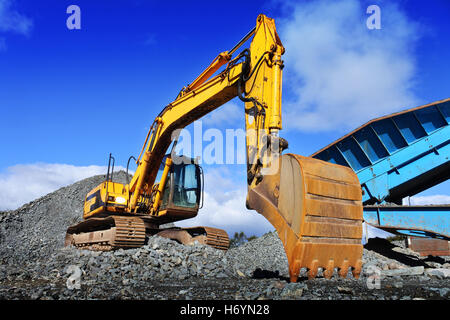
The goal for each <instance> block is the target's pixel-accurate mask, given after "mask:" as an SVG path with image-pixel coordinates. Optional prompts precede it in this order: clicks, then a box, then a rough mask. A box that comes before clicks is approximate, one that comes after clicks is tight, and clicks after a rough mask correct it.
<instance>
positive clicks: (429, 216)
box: [364, 206, 450, 240]
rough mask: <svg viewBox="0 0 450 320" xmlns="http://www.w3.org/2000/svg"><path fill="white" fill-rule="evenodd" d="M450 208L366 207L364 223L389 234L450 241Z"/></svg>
mask: <svg viewBox="0 0 450 320" xmlns="http://www.w3.org/2000/svg"><path fill="white" fill-rule="evenodd" d="M449 212H450V207H449V206H393V207H384V206H366V207H364V221H365V222H367V223H369V224H370V225H372V226H374V227H381V228H382V229H384V230H386V231H389V232H393V231H395V232H397V233H402V234H406V235H411V236H422V237H432V238H439V239H445V240H450V224H449V223H448V213H449Z"/></svg>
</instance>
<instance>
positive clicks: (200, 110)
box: [65, 14, 363, 282]
mask: <svg viewBox="0 0 450 320" xmlns="http://www.w3.org/2000/svg"><path fill="white" fill-rule="evenodd" d="M252 37H253V38H252ZM250 38H252V40H251V43H250V46H249V48H246V49H243V50H242V51H241V52H240V53H239V54H235V53H236V51H237V50H238V49H239V48H240V47H241V46H242V45H243V44H244V43H246V42H247V41H248V40H250ZM284 51H285V49H284V47H283V45H282V43H281V41H280V38H279V36H278V34H277V32H276V29H275V22H274V20H273V19H270V18H268V17H266V16H265V15H263V14H261V15H259V16H258V18H257V20H256V27H255V28H254V29H253V30H251V31H250V32H249V33H247V34H246V35H245V36H244V37H243V38H242V39H241V41H239V42H238V43H237V44H236V46H235V47H233V48H232V49H231V50H230V51H226V52H222V53H220V54H219V55H218V56H217V58H215V59H214V60H213V62H212V63H211V64H210V65H209V66H208V67H207V68H206V69H205V70H204V71H203V72H202V73H201V74H200V75H199V76H198V77H197V78H196V79H195V80H194V81H193V82H192V83H191V84H190V85H188V86H186V87H184V88H182V90H181V91H180V92H179V94H178V96H177V98H176V99H175V100H174V101H173V102H171V103H170V104H168V105H167V106H166V107H165V108H164V109H163V110H162V111H161V112H160V113H159V115H158V116H157V117H156V119H155V120H154V122H153V124H152V126H151V128H150V130H149V132H148V134H147V137H146V139H145V142H144V145H143V147H142V150H141V153H140V155H139V157H138V158H137V159H135V158H133V157H130V159H129V160H128V164H129V163H130V160H131V159H134V160H135V161H136V164H137V168H136V171H135V173H134V175H133V177H132V178H131V180H129V181H128V183H127V184H121V183H117V182H113V181H112V174H113V173H112V172H113V169H112V170H110V168H111V167H112V168H113V167H114V158H112V157H111V155H110V159H109V165H108V172H107V175H106V181H104V182H103V183H101V184H100V185H99V186H97V187H96V188H94V189H93V190H92V191H90V192H89V193H88V194H87V196H86V199H85V203H84V214H83V218H84V220H83V221H82V222H80V223H78V224H77V225H73V226H70V227H69V228H68V230H67V233H66V240H65V245H74V246H76V247H78V248H85V249H91V250H111V249H115V248H133V247H139V246H143V245H144V244H145V243H146V239H148V237H151V236H153V235H160V236H164V237H168V238H171V239H174V240H177V241H179V242H181V243H184V244H188V243H190V242H193V241H198V242H200V243H204V244H207V245H210V246H213V247H215V248H218V249H223V250H226V249H227V248H228V242H229V239H228V235H227V233H226V232H225V231H223V230H220V229H215V228H210V227H193V228H184V229H183V228H177V227H170V228H162V227H160V226H161V225H164V224H167V223H171V222H175V221H179V220H183V219H189V218H193V217H195V216H196V215H197V212H198V210H199V208H200V207H201V205H202V202H203V198H202V194H203V188H204V183H203V171H202V169H201V167H200V166H199V165H198V163H197V162H196V161H195V159H191V158H188V157H184V156H180V155H176V153H175V152H174V150H175V146H176V143H177V138H178V136H179V130H181V129H182V128H184V127H186V126H187V125H189V124H191V123H192V122H194V121H195V120H197V119H200V118H202V117H203V116H205V115H207V114H208V113H210V112H211V111H213V110H215V109H217V108H219V107H220V106H222V105H223V104H225V103H226V102H228V101H229V100H231V99H233V98H235V97H239V99H240V100H241V101H243V102H244V105H245V108H244V112H243V115H244V116H245V124H246V149H247V184H248V192H247V199H246V206H247V208H248V209H253V210H256V211H257V212H258V213H260V214H262V215H263V216H264V217H265V218H266V219H267V220H268V221H269V222H270V223H271V224H272V225H273V226H274V228H275V229H276V231H277V233H278V236H279V238H280V239H281V241H282V243H283V246H284V248H285V252H286V256H287V259H288V263H289V273H290V280H291V281H293V282H295V281H297V279H298V277H299V274H300V270H301V269H302V268H306V270H308V271H307V274H308V277H309V278H314V277H315V276H316V275H317V272H318V268H323V275H324V277H325V278H330V277H331V276H332V275H333V273H334V271H335V268H337V271H338V274H339V275H340V276H341V277H345V276H346V275H347V274H348V272H349V271H350V270H351V271H352V274H353V276H354V277H358V276H359V274H360V271H361V266H362V250H363V247H362V244H361V237H362V219H363V218H362V214H363V207H362V202H361V199H362V191H361V187H360V184H359V181H358V178H357V176H356V175H355V173H354V172H353V171H352V170H351V169H350V168H347V167H344V166H339V165H335V164H331V163H328V162H324V161H321V160H316V159H313V158H310V157H303V156H300V155H295V154H282V152H283V150H285V149H286V148H287V147H288V143H287V141H286V140H285V139H283V138H281V137H280V136H279V131H280V130H281V129H282V123H281V89H282V70H283V61H282V59H281V56H282V55H283V54H284ZM222 66H225V67H224V68H223V70H222V71H220V72H219V70H220V68H221V67H222ZM216 72H219V73H218V75H215V76H214V74H215V73H216ZM169 148H171V150H170V152H169ZM127 171H128V166H127ZM127 176H128V175H127ZM349 268H350V270H349Z"/></svg>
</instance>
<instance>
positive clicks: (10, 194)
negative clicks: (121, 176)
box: [0, 163, 121, 210]
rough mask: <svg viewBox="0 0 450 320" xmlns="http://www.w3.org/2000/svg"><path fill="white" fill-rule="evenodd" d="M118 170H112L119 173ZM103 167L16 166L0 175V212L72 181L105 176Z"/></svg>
mask: <svg viewBox="0 0 450 320" xmlns="http://www.w3.org/2000/svg"><path fill="white" fill-rule="evenodd" d="M120 169H121V168H116V169H115V171H116V170H120ZM106 170H107V168H106V167H104V166H73V165H68V164H48V163H37V164H19V165H15V166H12V167H8V168H7V169H6V170H5V171H4V172H2V173H0V210H14V209H16V208H18V207H20V206H21V205H23V204H25V203H28V202H30V201H32V200H34V199H37V198H39V197H41V196H44V195H46V194H48V193H50V192H53V191H55V190H57V189H59V188H61V187H64V186H67V185H70V184H72V183H74V182H76V181H79V180H82V179H85V178H88V177H91V176H94V175H99V174H105V173H106Z"/></svg>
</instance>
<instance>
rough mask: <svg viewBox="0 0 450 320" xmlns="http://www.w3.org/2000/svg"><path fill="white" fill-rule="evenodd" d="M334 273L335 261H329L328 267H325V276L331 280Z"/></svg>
mask: <svg viewBox="0 0 450 320" xmlns="http://www.w3.org/2000/svg"><path fill="white" fill-rule="evenodd" d="M333 272H334V260H333V259H330V260H329V261H328V264H327V266H326V267H325V270H324V271H323V276H324V277H325V278H326V279H330V278H331V277H332V276H333Z"/></svg>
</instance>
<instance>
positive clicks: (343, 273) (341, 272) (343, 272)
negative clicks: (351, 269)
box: [339, 260, 349, 278]
mask: <svg viewBox="0 0 450 320" xmlns="http://www.w3.org/2000/svg"><path fill="white" fill-rule="evenodd" d="M348 266H349V265H348V260H344V262H343V263H342V265H341V267H340V268H339V276H340V277H342V278H346V277H347V274H348Z"/></svg>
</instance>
